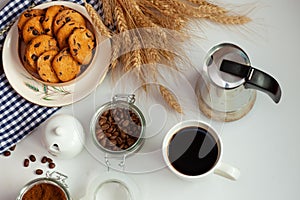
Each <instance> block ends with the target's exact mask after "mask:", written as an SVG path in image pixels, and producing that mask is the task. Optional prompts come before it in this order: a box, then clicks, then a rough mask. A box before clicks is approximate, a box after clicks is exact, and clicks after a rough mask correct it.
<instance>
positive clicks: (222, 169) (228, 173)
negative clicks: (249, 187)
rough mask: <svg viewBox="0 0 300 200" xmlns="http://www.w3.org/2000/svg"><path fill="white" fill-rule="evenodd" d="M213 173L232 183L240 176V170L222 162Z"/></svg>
mask: <svg viewBox="0 0 300 200" xmlns="http://www.w3.org/2000/svg"><path fill="white" fill-rule="evenodd" d="M214 173H215V174H218V175H220V176H223V177H225V178H228V179H230V180H233V181H236V180H237V179H238V178H239V176H240V174H241V173H240V170H238V169H237V168H235V167H233V166H231V165H229V164H226V163H223V162H221V163H220V164H219V166H218V167H217V168H216V169H215V171H214Z"/></svg>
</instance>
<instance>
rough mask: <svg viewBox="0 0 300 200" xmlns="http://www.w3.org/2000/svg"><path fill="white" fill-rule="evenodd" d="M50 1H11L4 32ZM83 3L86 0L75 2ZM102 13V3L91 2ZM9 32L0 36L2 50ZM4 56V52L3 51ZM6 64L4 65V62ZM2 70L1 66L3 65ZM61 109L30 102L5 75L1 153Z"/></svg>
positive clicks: (2, 14)
mask: <svg viewBox="0 0 300 200" xmlns="http://www.w3.org/2000/svg"><path fill="white" fill-rule="evenodd" d="M46 1H49V0H31V1H29V0H25V1H24V0H11V1H10V2H9V3H8V4H7V5H6V6H5V7H4V8H3V9H2V10H0V30H3V29H4V28H5V27H7V25H9V24H11V23H12V22H14V21H15V20H17V19H18V17H19V15H20V14H21V13H22V12H23V11H24V10H26V9H27V8H28V7H30V6H32V5H38V4H40V3H43V2H46ZM72 2H76V3H79V4H83V3H84V1H83V0H72ZM87 2H89V3H90V4H92V5H93V6H94V8H95V9H96V10H97V11H98V12H99V13H102V11H101V10H102V3H101V2H100V1H99V2H98V0H90V1H87ZM6 34H7V32H5V33H4V34H3V35H0V50H1V49H2V48H1V47H2V45H3V43H4V39H5V37H6ZM0 53H1V51H0ZM0 65H2V63H0ZM0 67H1V66H0ZM58 109H59V108H49V107H43V106H39V105H36V104H33V103H30V102H28V101H27V100H25V99H24V98H23V97H21V96H20V95H19V94H18V93H16V92H15V91H14V89H13V88H12V87H11V86H10V84H9V82H8V80H7V78H6V76H5V74H1V75H0V153H2V152H4V151H5V150H7V149H8V148H10V147H11V146H13V145H15V144H16V143H17V142H19V141H20V140H22V139H23V138H24V137H25V136H26V135H28V134H29V133H30V132H31V131H32V130H34V129H35V128H36V127H38V126H39V125H40V124H41V123H42V122H44V121H45V120H46V119H47V118H49V117H50V116H51V115H52V114H53V113H55V112H56V111H57V110H58Z"/></svg>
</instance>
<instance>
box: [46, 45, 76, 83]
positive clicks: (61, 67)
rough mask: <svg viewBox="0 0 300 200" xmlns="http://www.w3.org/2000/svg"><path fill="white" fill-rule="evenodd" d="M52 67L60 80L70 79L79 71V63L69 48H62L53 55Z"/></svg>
mask: <svg viewBox="0 0 300 200" xmlns="http://www.w3.org/2000/svg"><path fill="white" fill-rule="evenodd" d="M52 67H53V69H54V71H55V72H56V74H57V77H58V78H59V80H61V81H62V82H66V81H70V80H72V79H74V78H75V77H76V76H77V75H78V74H79V73H80V65H79V64H78V63H77V62H76V61H75V60H74V58H73V57H72V55H71V54H70V50H69V48H65V49H63V50H62V51H60V52H59V53H58V54H57V55H56V56H55V57H54V59H53V62H52Z"/></svg>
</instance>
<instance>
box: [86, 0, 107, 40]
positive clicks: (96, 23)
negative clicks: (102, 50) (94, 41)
mask: <svg viewBox="0 0 300 200" xmlns="http://www.w3.org/2000/svg"><path fill="white" fill-rule="evenodd" d="M84 7H85V9H86V11H87V12H88V14H89V16H90V17H91V19H92V22H93V24H94V26H95V28H96V29H97V31H98V32H99V33H100V34H101V35H103V36H106V37H109V38H111V32H110V30H109V29H108V28H107V27H106V26H105V25H104V24H103V22H102V20H101V18H100V16H99V14H98V13H97V11H96V10H95V9H94V8H93V6H92V5H91V4H89V3H87V2H86V1H84Z"/></svg>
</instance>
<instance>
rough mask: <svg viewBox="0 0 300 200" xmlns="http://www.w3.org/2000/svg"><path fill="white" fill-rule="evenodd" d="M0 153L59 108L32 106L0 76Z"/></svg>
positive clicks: (3, 75) (3, 76)
mask: <svg viewBox="0 0 300 200" xmlns="http://www.w3.org/2000/svg"><path fill="white" fill-rule="evenodd" d="M0 98H1V100H0V106H1V110H0V128H1V129H0V153H1V152H3V151H5V150H6V149H8V148H9V147H11V146H13V145H14V144H16V143H17V142H19V141H20V140H21V139H23V138H24V137H25V136H26V135H27V134H29V133H30V132H31V131H32V130H33V129H35V128H36V127H37V126H38V125H39V124H40V123H42V122H43V121H45V120H46V119H47V118H48V117H50V116H51V115H52V114H53V113H54V112H55V111H57V110H58V109H59V108H47V107H43V106H38V105H35V104H32V103H30V102H28V101H27V100H25V99H24V98H23V97H21V96H20V95H18V94H17V93H16V92H15V91H14V90H13V89H12V87H11V86H10V84H9V83H8V81H7V79H6V77H5V74H2V75H1V76H0Z"/></svg>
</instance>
